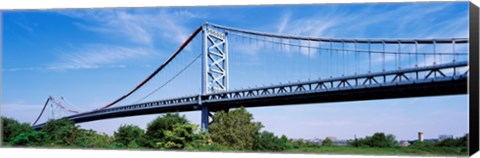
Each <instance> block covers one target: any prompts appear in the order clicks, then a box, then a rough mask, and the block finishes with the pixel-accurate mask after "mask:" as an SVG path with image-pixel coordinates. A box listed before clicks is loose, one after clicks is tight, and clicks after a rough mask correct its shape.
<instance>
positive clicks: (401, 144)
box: [400, 140, 410, 146]
mask: <svg viewBox="0 0 480 158" xmlns="http://www.w3.org/2000/svg"><path fill="white" fill-rule="evenodd" d="M409 145H410V142H408V141H406V140H402V141H400V146H409Z"/></svg>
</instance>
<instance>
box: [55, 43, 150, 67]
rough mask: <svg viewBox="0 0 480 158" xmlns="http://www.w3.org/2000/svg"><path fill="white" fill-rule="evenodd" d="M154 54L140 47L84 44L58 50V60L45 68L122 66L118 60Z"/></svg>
mask: <svg viewBox="0 0 480 158" xmlns="http://www.w3.org/2000/svg"><path fill="white" fill-rule="evenodd" d="M152 54H154V53H153V51H152V50H150V49H145V48H142V47H136V48H129V47H122V46H111V45H86V46H83V47H81V48H77V49H73V50H65V51H62V52H60V55H59V61H57V62H55V63H53V64H51V66H49V67H47V69H52V70H64V69H90V68H124V67H126V66H125V65H123V64H116V63H118V62H120V61H122V62H124V61H125V60H131V59H138V58H140V57H145V56H149V55H152Z"/></svg>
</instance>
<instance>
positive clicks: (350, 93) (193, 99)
mask: <svg viewBox="0 0 480 158" xmlns="http://www.w3.org/2000/svg"><path fill="white" fill-rule="evenodd" d="M192 45H193V46H192ZM196 46H198V48H197V47H196ZM235 47H236V48H235ZM192 52H194V53H192ZM468 53H469V52H468V38H441V39H342V38H321V37H310V36H293V35H282V34H273V33H266V32H258V31H251V30H246V29H238V28H233V27H226V26H221V25H217V24H211V23H204V24H203V25H201V26H200V27H198V28H197V29H196V30H195V31H194V32H193V33H192V34H191V35H190V36H189V37H188V39H186V40H185V41H184V42H183V44H182V45H181V46H180V47H179V48H178V50H177V51H175V53H173V54H172V55H171V56H170V57H169V58H168V59H167V60H166V61H165V62H164V63H163V64H162V65H160V66H159V67H158V68H157V69H156V70H155V71H154V72H153V73H152V74H150V75H149V76H147V78H145V79H144V80H143V81H142V82H140V84H138V85H137V86H135V87H134V88H133V89H132V90H130V91H128V92H127V93H126V94H124V95H122V96H121V97H119V98H118V99H116V100H114V101H113V102H111V103H109V104H106V105H105V106H103V107H100V108H98V109H95V110H90V111H83V112H80V111H79V110H72V108H71V107H73V104H71V103H70V102H69V101H66V100H65V99H64V98H63V97H62V98H61V101H62V102H59V101H56V100H55V99H54V98H53V97H49V98H48V99H47V101H46V103H45V105H44V107H43V109H42V111H41V113H40V115H39V116H38V118H37V120H36V121H35V122H34V123H33V125H32V126H33V127H34V128H36V129H40V128H42V127H43V126H44V125H45V123H41V124H37V122H38V121H39V119H40V118H41V117H42V114H43V113H44V112H45V109H46V108H47V107H48V105H50V108H51V109H53V108H54V107H56V108H58V109H60V110H62V111H65V112H68V113H71V114H72V115H69V116H65V117H66V118H68V119H70V120H72V121H74V122H76V123H82V122H89V121H96V120H102V119H110V118H118V117H129V116H137V115H147V114H156V113H166V112H184V111H201V128H202V129H204V130H206V131H208V125H209V123H210V121H209V120H210V118H209V117H211V113H212V112H216V111H219V110H226V111H228V109H230V108H238V107H246V108H248V107H260V106H279V105H295V104H309V103H328V102H344V101H360V100H372V99H391V98H406V97H422V96H440V95H457V94H467V79H468ZM182 55H184V57H183V58H182V57H181V56H182ZM232 59H235V61H238V62H237V63H230V62H231V61H233V60H232ZM236 59H238V60H236ZM175 62H176V63H175ZM248 63H254V64H252V65H249V64H248ZM258 63H260V64H258ZM256 64H258V65H256ZM169 68H171V70H168V69H169ZM193 72H196V73H193ZM125 75H128V74H125ZM181 76H184V78H183V79H182V78H181ZM232 76H233V77H232ZM155 78H163V79H159V81H158V82H154V81H152V80H154V79H155ZM232 80H234V82H231V81H232ZM176 81H178V82H176ZM181 82H183V83H181ZM196 83H197V84H196ZM231 83H232V85H230V84H231ZM233 83H236V85H233ZM147 84H151V85H152V87H154V88H145V85H147ZM259 84H261V85H260V86H259ZM168 86H170V87H172V88H173V89H180V90H177V91H179V93H178V94H180V95H178V96H169V97H166V96H167V95H168V94H169V93H170V92H171V91H172V90H167V88H166V87H168ZM232 86H234V87H235V86H236V88H235V89H234V88H232ZM189 87H195V88H189ZM245 87H247V88H245ZM142 89H147V90H145V92H143V93H142V92H139V91H142ZM183 89H185V90H183ZM187 89H190V90H191V91H190V93H193V94H191V95H185V94H186V93H188V92H186V91H187ZM148 90H149V91H148ZM162 91H163V94H159V93H161V92H162ZM135 93H140V94H139V96H138V97H137V98H134V100H135V101H130V102H127V101H126V100H128V98H131V97H132V96H133V95H134V94H135ZM155 95H156V96H155ZM171 95H172V94H171ZM148 98H150V100H149V101H145V100H146V99H148ZM62 103H66V104H63V105H62ZM119 104H122V105H119ZM71 105H72V106H71ZM114 105H118V106H114Z"/></svg>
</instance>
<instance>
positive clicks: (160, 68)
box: [98, 26, 202, 110]
mask: <svg viewBox="0 0 480 158" xmlns="http://www.w3.org/2000/svg"><path fill="white" fill-rule="evenodd" d="M201 30H202V27H201V26H200V27H198V28H197V29H196V30H195V31H194V32H193V33H192V34H191V35H190V37H188V39H187V40H186V41H185V42H183V44H182V45H181V46H180V48H178V50H177V51H176V52H175V53H173V55H172V56H170V58H168V59H167V61H165V63H163V64H162V65H160V67H158V68H157V69H156V70H155V71H154V72H153V73H152V74H150V76H148V77H147V78H145V79H144V80H143V81H142V82H141V83H140V84H138V85H137V86H136V87H135V88H133V89H132V90H131V91H130V92H128V93H127V94H125V95H123V96H122V97H120V98H118V99H117V100H115V101H113V102H111V103H110V104H107V105H105V106H104V107H101V108H99V109H98V110H101V109H105V108H108V107H110V106H113V105H115V104H116V103H118V102H120V101H122V100H123V99H125V98H127V97H128V96H130V95H131V94H132V93H133V92H135V91H137V90H138V89H140V87H142V86H143V85H145V84H146V83H147V82H148V81H150V79H152V78H153V77H154V76H155V75H157V74H158V73H159V72H160V71H162V70H163V68H165V66H167V65H168V64H169V63H170V62H171V61H172V60H173V59H174V58H175V57H176V56H177V55H178V54H179V53H180V52H181V51H182V50H183V49H184V48H185V47H186V46H187V45H188V44H189V43H190V41H192V40H193V38H194V37H195V36H196V35H197V34H198V33H199V32H200V31H201Z"/></svg>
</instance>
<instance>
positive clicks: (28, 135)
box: [10, 131, 48, 146]
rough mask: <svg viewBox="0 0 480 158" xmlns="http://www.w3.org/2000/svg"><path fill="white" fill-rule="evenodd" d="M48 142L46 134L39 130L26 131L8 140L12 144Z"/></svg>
mask: <svg viewBox="0 0 480 158" xmlns="http://www.w3.org/2000/svg"><path fill="white" fill-rule="evenodd" d="M45 142H48V135H47V134H46V133H44V132H41V131H28V132H23V133H20V134H19V135H17V136H16V137H15V138H14V139H12V141H11V142H10V144H11V145H13V146H42V145H43V144H45Z"/></svg>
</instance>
